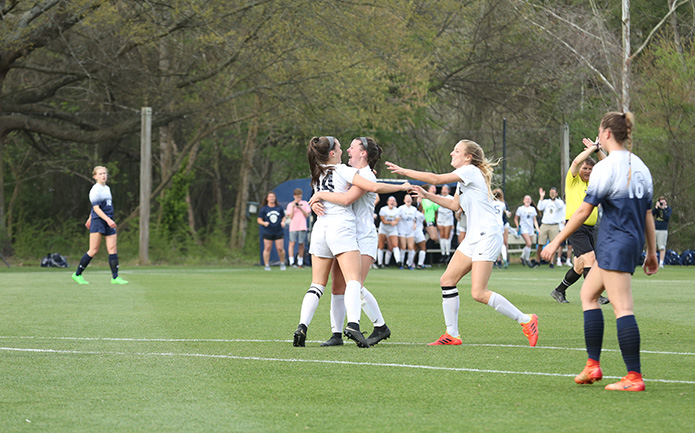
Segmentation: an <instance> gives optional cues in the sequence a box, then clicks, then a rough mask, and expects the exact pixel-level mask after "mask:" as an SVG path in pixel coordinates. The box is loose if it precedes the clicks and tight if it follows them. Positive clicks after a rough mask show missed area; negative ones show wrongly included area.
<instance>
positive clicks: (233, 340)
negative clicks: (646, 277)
mask: <svg viewBox="0 0 695 433" xmlns="http://www.w3.org/2000/svg"><path fill="white" fill-rule="evenodd" d="M0 340H68V341H126V342H135V343H291V342H292V340H260V339H248V338H247V339H241V338H230V339H223V338H219V339H218V338H118V337H36V336H9V335H0ZM307 342H309V343H322V342H323V340H307ZM425 344H426V343H411V342H381V343H379V345H382V346H383V345H403V346H423V345H425ZM462 346H469V347H507V348H520V349H529V350H544V349H545V350H569V351H581V352H583V351H585V350H586V349H585V348H583V347H581V348H579V347H557V346H536V347H534V348H532V347H529V346H526V345H520V344H486V343H477V344H476V343H464V344H463V345H462ZM601 351H602V352H620V350H618V349H602V350H601ZM640 353H649V354H652V355H684V356H695V352H666V351H658V350H640Z"/></svg>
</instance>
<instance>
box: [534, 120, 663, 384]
mask: <svg viewBox="0 0 695 433" xmlns="http://www.w3.org/2000/svg"><path fill="white" fill-rule="evenodd" d="M633 125H634V117H633V115H632V113H629V112H628V113H616V112H610V113H607V114H605V115H604V116H603V119H601V124H600V126H599V129H598V132H599V136H598V139H597V142H596V143H594V146H596V148H597V149H598V148H599V143H600V147H602V148H603V149H605V150H607V151H608V154H609V155H608V157H607V158H605V159H603V160H602V161H600V162H599V163H598V164H596V166H595V167H594V169H593V171H592V173H591V177H590V178H589V186H588V189H587V191H586V197H584V201H583V203H582V204H581V205H580V206H579V208H578V209H577V210H576V211H575V213H574V215H572V218H571V219H570V220H569V221H568V222H567V224H566V225H565V228H564V229H563V230H562V232H560V234H559V235H558V236H557V237H556V238H555V239H554V240H553V241H552V242H550V243H549V244H548V245H547V246H546V247H545V248H544V249H543V252H542V253H541V256H542V257H543V258H545V259H546V260H548V259H549V258H552V256H553V254H554V253H555V251H556V250H557V248H558V247H559V246H560V244H561V243H562V241H564V240H565V239H567V237H568V236H569V235H570V234H572V233H573V232H574V231H575V230H577V229H578V228H579V227H581V225H582V223H583V222H584V221H585V220H586V218H587V217H588V216H589V215H590V214H591V211H592V210H593V209H594V207H596V206H598V205H599V204H601V206H602V207H603V218H602V219H601V225H600V226H599V234H598V240H597V244H596V251H597V254H596V256H597V257H596V259H597V260H596V261H595V262H594V264H593V266H592V268H591V272H589V274H588V275H587V276H586V277H585V280H584V284H582V289H581V292H580V296H581V300H582V309H583V311H584V340H585V342H586V351H587V353H588V360H587V362H586V366H585V367H584V370H582V372H581V373H579V375H577V377H575V378H574V381H575V382H576V383H579V384H589V383H594V382H596V381H599V380H601V379H602V378H603V373H602V372H601V365H600V357H601V347H602V345H603V313H602V312H601V308H600V306H599V295H600V294H601V292H603V290H604V289H605V290H606V292H607V293H608V297H609V298H610V300H611V305H613V311H614V313H615V317H616V318H617V320H616V325H617V328H618V344H619V345H620V351H621V352H622V355H623V361H624V362H625V366H626V367H627V371H628V373H627V376H625V377H623V378H622V380H621V381H619V382H617V383H613V384H610V385H608V386H606V389H607V390H612V391H643V390H644V381H643V380H642V369H641V363H640V334H639V328H638V327H637V321H636V320H635V315H634V310H633V301H632V288H631V281H632V274H633V272H635V268H636V267H637V265H638V260H639V258H640V255H641V254H642V247H643V246H644V242H645V237H646V241H647V256H646V258H645V261H644V272H645V273H646V274H647V275H652V274H655V273H656V271H657V270H658V269H659V268H658V260H657V258H656V236H655V229H654V217H653V216H652V212H651V207H652V195H653V185H652V176H651V173H650V172H649V169H648V168H647V166H646V165H645V164H644V163H643V162H642V160H641V159H640V158H639V157H637V155H633V154H632V127H633Z"/></svg>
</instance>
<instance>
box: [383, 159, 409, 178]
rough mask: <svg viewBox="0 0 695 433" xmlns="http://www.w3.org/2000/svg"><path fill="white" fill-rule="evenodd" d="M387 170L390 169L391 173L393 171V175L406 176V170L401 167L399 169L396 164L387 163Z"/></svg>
mask: <svg viewBox="0 0 695 433" xmlns="http://www.w3.org/2000/svg"><path fill="white" fill-rule="evenodd" d="M386 168H388V169H389V171H391V173H395V174H401V175H404V174H405V169H404V168H401V167H399V166H398V165H396V164H394V163H392V162H389V161H386Z"/></svg>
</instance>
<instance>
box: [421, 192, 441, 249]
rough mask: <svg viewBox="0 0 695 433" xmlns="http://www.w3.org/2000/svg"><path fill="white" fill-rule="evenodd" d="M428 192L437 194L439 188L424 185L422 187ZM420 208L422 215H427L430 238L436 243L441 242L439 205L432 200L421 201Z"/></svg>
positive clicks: (426, 221)
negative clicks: (438, 227)
mask: <svg viewBox="0 0 695 433" xmlns="http://www.w3.org/2000/svg"><path fill="white" fill-rule="evenodd" d="M422 187H423V188H424V189H425V190H426V191H429V192H430V193H432V194H437V187H436V186H435V185H427V184H425V185H423V186H422ZM420 207H422V213H423V214H424V215H425V224H426V226H427V228H426V229H425V230H427V234H428V235H429V236H430V239H432V240H433V241H434V242H438V241H439V231H438V230H437V225H436V223H437V221H436V220H437V210H438V209H439V205H438V204H437V203H435V202H433V201H432V200H427V199H424V200H420Z"/></svg>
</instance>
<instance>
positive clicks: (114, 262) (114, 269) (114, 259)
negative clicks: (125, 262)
mask: <svg viewBox="0 0 695 433" xmlns="http://www.w3.org/2000/svg"><path fill="white" fill-rule="evenodd" d="M109 267H110V268H111V275H112V276H113V278H116V277H118V254H109Z"/></svg>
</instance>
